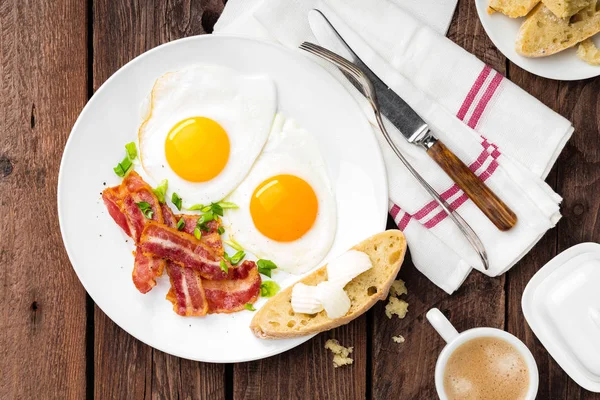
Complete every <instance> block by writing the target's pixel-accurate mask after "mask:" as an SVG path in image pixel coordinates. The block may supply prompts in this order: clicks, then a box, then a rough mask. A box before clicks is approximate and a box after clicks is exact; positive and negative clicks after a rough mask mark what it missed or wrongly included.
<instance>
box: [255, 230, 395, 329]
mask: <svg viewBox="0 0 600 400" xmlns="http://www.w3.org/2000/svg"><path fill="white" fill-rule="evenodd" d="M352 249H353V250H358V251H362V252H364V253H366V254H367V255H368V256H369V257H370V258H371V262H372V264H373V268H371V269H369V270H368V271H366V272H363V273H362V274H360V275H359V276H357V277H356V278H354V279H353V280H352V281H350V282H349V283H348V284H347V285H346V286H345V287H344V290H345V291H346V293H347V294H348V297H349V298H350V301H351V305H350V310H349V311H348V313H346V315H345V316H343V317H341V318H336V319H331V318H329V317H328V316H327V313H326V312H325V311H324V310H323V311H321V312H319V313H317V314H301V313H295V312H294V310H293V309H292V304H291V299H292V288H293V286H294V285H291V286H290V287H288V288H286V289H284V290H282V291H281V292H279V293H278V294H277V295H275V296H274V297H272V298H271V299H269V301H267V303H266V304H265V305H264V306H262V308H261V309H260V310H258V311H257V312H256V314H255V315H254V318H253V319H252V322H251V323H250V329H252V332H253V333H254V334H255V335H256V336H257V337H259V338H261V339H287V338H293V337H297V336H305V335H310V334H313V333H319V332H323V331H327V330H330V329H333V328H336V327H338V326H340V325H344V324H347V323H348V322H350V321H352V320H353V319H355V318H356V317H358V316H360V315H361V314H363V313H364V312H366V311H367V310H368V309H369V308H371V307H372V306H373V304H375V303H376V302H377V301H378V300H384V299H385V298H386V297H387V295H388V292H389V290H390V286H391V284H392V282H393V281H394V279H395V278H396V275H398V271H400V266H401V265H402V261H404V255H405V253H406V239H405V237H404V234H403V233H402V232H400V231H398V230H389V231H385V232H381V233H378V234H376V235H374V236H371V237H370V238H368V239H366V240H364V241H362V242H361V243H359V244H357V245H356V246H354V247H353V248H352ZM325 280H327V268H326V266H322V267H321V268H319V269H317V270H316V271H314V272H313V273H312V274H310V275H307V276H306V277H304V278H303V279H301V280H300V281H299V282H302V283H304V284H306V285H311V286H313V285H317V284H318V283H320V282H323V281H325Z"/></svg>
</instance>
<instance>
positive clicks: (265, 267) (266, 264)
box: [256, 260, 277, 278]
mask: <svg viewBox="0 0 600 400" xmlns="http://www.w3.org/2000/svg"><path fill="white" fill-rule="evenodd" d="M256 265H257V266H258V272H259V273H261V274H263V275H265V276H268V277H269V278H270V277H271V270H273V269H277V265H275V263H274V262H273V261H271V260H258V261H257V262H256Z"/></svg>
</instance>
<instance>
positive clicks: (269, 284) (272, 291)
mask: <svg viewBox="0 0 600 400" xmlns="http://www.w3.org/2000/svg"><path fill="white" fill-rule="evenodd" d="M279 289H280V287H279V285H278V284H277V282H275V281H265V282H263V283H261V284H260V295H261V296H262V297H273V296H275V295H276V294H277V292H279Z"/></svg>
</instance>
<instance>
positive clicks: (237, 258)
mask: <svg viewBox="0 0 600 400" xmlns="http://www.w3.org/2000/svg"><path fill="white" fill-rule="evenodd" d="M244 257H246V253H245V252H244V251H242V250H240V251H238V252H237V253H235V254H234V255H233V256H231V257H229V255H228V254H227V253H225V254H223V258H224V259H226V260H227V261H229V263H230V264H231V265H238V264H239V263H240V261H242V260H243V259H244Z"/></svg>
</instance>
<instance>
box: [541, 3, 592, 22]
mask: <svg viewBox="0 0 600 400" xmlns="http://www.w3.org/2000/svg"><path fill="white" fill-rule="evenodd" d="M542 1H543V2H544V5H545V6H546V7H548V9H549V10H550V11H552V12H553V13H554V15H556V16H557V17H558V18H569V17H570V16H572V15H575V14H577V13H578V12H579V11H581V10H583V9H584V8H586V7H588V6H589V5H590V4H591V3H593V1H592V0H542Z"/></svg>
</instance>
